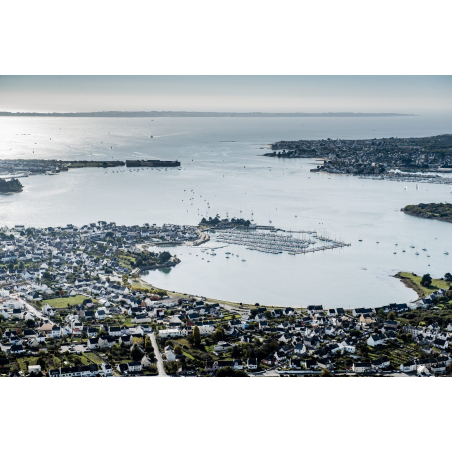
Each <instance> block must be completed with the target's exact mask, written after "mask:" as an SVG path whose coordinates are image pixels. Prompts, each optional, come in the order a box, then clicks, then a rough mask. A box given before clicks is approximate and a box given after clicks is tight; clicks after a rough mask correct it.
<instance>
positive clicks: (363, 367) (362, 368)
mask: <svg viewBox="0 0 452 452" xmlns="http://www.w3.org/2000/svg"><path fill="white" fill-rule="evenodd" d="M371 369H372V366H371V364H370V363H353V372H356V373H362V372H368V371H369V370H371Z"/></svg>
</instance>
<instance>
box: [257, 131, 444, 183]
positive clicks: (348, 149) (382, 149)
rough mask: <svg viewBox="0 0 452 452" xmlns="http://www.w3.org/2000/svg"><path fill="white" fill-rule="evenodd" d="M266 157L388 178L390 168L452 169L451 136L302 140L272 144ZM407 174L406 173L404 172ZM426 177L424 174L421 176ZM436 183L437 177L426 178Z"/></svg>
mask: <svg viewBox="0 0 452 452" xmlns="http://www.w3.org/2000/svg"><path fill="white" fill-rule="evenodd" d="M272 150H273V152H271V153H267V154H264V156H266V157H277V158H315V159H322V160H324V162H323V164H322V165H318V167H317V169H314V170H312V171H322V172H326V173H333V174H351V175H360V176H365V175H367V176H380V177H381V178H386V177H387V173H388V172H389V171H391V170H400V171H404V172H413V171H416V172H427V171H429V172H432V171H434V172H443V173H447V172H452V135H440V136H436V137H426V138H381V139H369V140H339V139H338V140H332V139H329V138H328V139H327V140H299V141H280V142H277V143H275V144H273V145H272ZM404 176H406V175H404ZM422 177H423V178H424V179H425V176H422ZM427 181H429V182H433V181H434V178H432V179H430V180H429V179H427Z"/></svg>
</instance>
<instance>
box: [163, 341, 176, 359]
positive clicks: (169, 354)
mask: <svg viewBox="0 0 452 452" xmlns="http://www.w3.org/2000/svg"><path fill="white" fill-rule="evenodd" d="M165 355H166V360H167V361H176V354H175V353H174V350H173V347H171V346H170V345H167V346H166V347H165Z"/></svg>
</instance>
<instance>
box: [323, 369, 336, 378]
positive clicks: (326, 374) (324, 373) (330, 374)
mask: <svg viewBox="0 0 452 452" xmlns="http://www.w3.org/2000/svg"><path fill="white" fill-rule="evenodd" d="M320 376H321V377H332V376H333V375H332V373H331V372H330V371H329V370H328V369H323V372H322V373H321V374H320Z"/></svg>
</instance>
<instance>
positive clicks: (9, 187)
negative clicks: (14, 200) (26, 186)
mask: <svg viewBox="0 0 452 452" xmlns="http://www.w3.org/2000/svg"><path fill="white" fill-rule="evenodd" d="M22 188H23V185H22V184H21V183H20V182H19V180H18V179H11V180H9V181H8V180H5V179H1V178H0V193H20V192H21V191H22Z"/></svg>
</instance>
